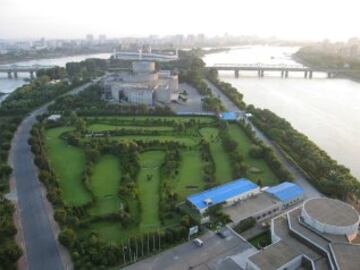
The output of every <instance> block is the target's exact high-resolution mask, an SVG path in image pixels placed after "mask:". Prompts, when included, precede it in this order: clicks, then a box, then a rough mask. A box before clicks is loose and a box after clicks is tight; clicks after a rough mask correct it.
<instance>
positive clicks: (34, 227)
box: [9, 80, 98, 270]
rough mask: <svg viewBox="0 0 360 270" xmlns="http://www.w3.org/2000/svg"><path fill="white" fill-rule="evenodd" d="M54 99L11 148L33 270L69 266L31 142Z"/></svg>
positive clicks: (27, 261)
mask: <svg viewBox="0 0 360 270" xmlns="http://www.w3.org/2000/svg"><path fill="white" fill-rule="evenodd" d="M97 81H98V80H96V81H95V82H97ZM95 82H92V83H87V84H85V85H82V86H80V87H77V88H75V89H74V90H72V91H70V92H69V93H67V94H77V93H79V92H80V91H82V90H84V89H86V88H87V87H88V86H90V85H91V84H93V83H95ZM51 103H52V102H50V103H48V104H45V105H43V106H42V107H40V108H38V109H36V110H35V111H33V112H32V113H31V114H30V115H29V116H27V117H26V118H25V119H24V120H23V121H22V123H21V124H20V125H19V126H18V129H17V131H16V133H15V136H14V138H13V140H12V144H11V149H10V152H9V164H10V165H11V166H12V168H13V174H12V178H13V179H14V180H15V185H14V186H13V187H12V188H16V190H11V193H12V194H17V205H16V207H17V211H18V213H19V214H20V223H21V228H20V230H22V231H20V233H22V235H23V240H24V242H25V243H24V244H25V250H24V258H25V263H24V266H23V267H24V268H27V269H30V270H49V269H51V270H57V269H67V268H68V267H69V259H68V255H67V254H66V253H67V252H66V251H65V249H64V248H62V247H60V244H59V243H58V241H57V239H56V238H57V234H58V232H56V231H55V227H56V226H54V223H55V222H54V219H53V216H52V211H50V210H52V209H49V206H50V204H49V202H48V201H47V198H46V196H45V194H44V193H43V192H42V185H41V183H40V181H39V180H38V172H37V168H36V167H35V165H34V163H33V154H32V152H31V148H30V145H29V144H28V139H29V138H30V131H31V128H32V126H33V125H34V124H35V123H36V116H38V115H41V114H43V113H44V112H46V110H47V107H48V106H49V105H50V104H51Z"/></svg>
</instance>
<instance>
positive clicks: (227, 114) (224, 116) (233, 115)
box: [219, 112, 239, 121]
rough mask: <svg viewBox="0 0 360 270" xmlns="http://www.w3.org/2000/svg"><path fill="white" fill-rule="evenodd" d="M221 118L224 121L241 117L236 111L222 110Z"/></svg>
mask: <svg viewBox="0 0 360 270" xmlns="http://www.w3.org/2000/svg"><path fill="white" fill-rule="evenodd" d="M219 116H220V119H221V120H224V121H235V120H237V119H238V118H239V115H238V114H237V113H236V112H222V113H220V115H219Z"/></svg>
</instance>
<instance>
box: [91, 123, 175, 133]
mask: <svg viewBox="0 0 360 270" xmlns="http://www.w3.org/2000/svg"><path fill="white" fill-rule="evenodd" d="M88 129H89V130H91V131H95V132H99V131H108V130H109V131H111V130H119V129H126V130H151V131H153V130H157V131H172V130H174V129H173V128H172V127H165V126H127V125H126V126H122V125H109V124H92V125H90V126H89V127H88Z"/></svg>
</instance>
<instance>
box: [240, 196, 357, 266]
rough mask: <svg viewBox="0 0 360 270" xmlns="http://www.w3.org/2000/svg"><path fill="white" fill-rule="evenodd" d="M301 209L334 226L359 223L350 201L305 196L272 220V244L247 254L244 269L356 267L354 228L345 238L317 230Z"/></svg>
mask: <svg viewBox="0 0 360 270" xmlns="http://www.w3.org/2000/svg"><path fill="white" fill-rule="evenodd" d="M310 209H311V210H310ZM308 210H310V211H308ZM304 211H305V212H306V213H308V212H310V213H311V214H310V215H309V217H310V219H315V220H321V221H322V222H323V223H329V224H332V225H334V226H339V225H340V226H341V227H342V225H345V226H351V225H352V223H353V222H355V223H356V224H357V225H358V224H359V223H358V220H359V214H358V213H357V212H356V210H355V209H354V208H352V207H351V206H350V205H347V204H346V203H343V202H340V201H338V200H333V199H328V198H316V199H309V200H308V201H306V202H305V203H304V204H303V206H301V207H299V208H296V209H293V210H291V211H290V212H287V213H286V214H283V215H281V216H278V217H276V218H274V219H273V220H272V223H271V239H272V242H273V244H272V245H270V246H268V247H265V248H264V249H262V250H259V251H258V252H257V253H255V254H251V255H250V256H249V257H248V260H247V263H246V267H245V269H246V270H259V269H266V270H275V269H302V268H305V269H331V270H340V269H344V270H355V269H359V265H360V256H359V254H360V245H357V244H354V243H357V239H358V238H359V236H358V234H357V232H356V233H355V234H356V235H352V237H351V238H349V237H348V236H347V235H346V234H344V235H339V234H337V233H338V232H335V234H334V233H332V232H331V233H329V232H325V231H321V230H319V227H318V226H317V223H311V222H310V223H311V224H310V223H309V222H308V221H306V219H305V218H304V216H303V213H304ZM339 211H340V212H341V213H338V212H339ZM307 218H308V217H307ZM339 219H340V220H339ZM356 220H357V221H356ZM320 229H321V227H320Z"/></svg>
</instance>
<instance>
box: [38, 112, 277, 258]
mask: <svg viewBox="0 0 360 270" xmlns="http://www.w3.org/2000/svg"><path fill="white" fill-rule="evenodd" d="M37 132H39V133H40V136H38V135H37V137H36V138H38V137H40V138H42V139H41V140H40V141H37V139H35V135H34V136H33V140H34V141H37V142H35V143H34V142H33V151H34V152H35V154H37V157H38V158H37V159H36V162H37V165H38V166H39V167H40V169H42V162H43V161H42V158H45V156H46V159H47V161H48V163H46V164H48V165H46V164H45V165H43V167H44V168H45V169H49V168H50V171H49V172H50V173H45V172H43V170H41V173H40V179H42V180H43V181H44V183H45V184H47V186H48V190H49V196H50V200H52V201H53V204H55V205H58V206H59V207H58V208H56V207H55V208H56V209H57V210H56V212H55V218H56V219H57V220H58V221H59V222H60V223H62V224H64V225H65V227H68V229H65V230H64V231H63V233H62V234H61V235H60V241H61V242H62V243H63V244H65V245H67V246H69V247H73V248H74V247H76V246H77V245H79V243H80V242H77V240H80V241H83V242H81V243H82V244H81V245H87V244H89V242H88V241H90V240H89V237H90V238H91V237H96V239H97V241H104V242H101V243H103V244H104V245H105V243H110V242H112V243H113V244H115V245H119V246H122V247H123V246H124V244H126V245H135V243H136V247H137V245H138V243H139V242H143V241H145V239H147V240H146V241H150V242H151V243H152V244H151V245H152V246H151V245H150V246H148V247H147V252H146V251H145V254H147V253H148V252H153V251H154V249H155V250H160V249H162V247H161V246H160V244H161V245H166V244H172V243H175V242H176V241H179V240H180V239H183V238H184V237H185V238H186V235H187V228H188V226H192V225H194V222H195V223H196V221H195V220H193V219H192V217H190V216H189V215H187V214H186V213H183V212H182V211H181V210H180V209H181V207H179V206H180V205H181V204H182V203H183V202H184V200H185V199H186V197H187V196H189V195H191V194H194V193H197V192H200V191H202V190H204V189H207V188H211V187H213V186H216V185H219V184H223V183H226V182H229V181H231V180H234V179H236V178H240V177H246V178H249V179H251V180H253V181H256V182H258V183H264V184H266V185H272V184H276V183H278V182H279V181H280V179H278V178H277V177H276V174H275V173H274V172H273V171H272V170H271V169H270V167H269V166H268V165H267V162H266V161H265V159H262V158H260V157H258V156H256V157H254V156H253V155H252V154H251V153H250V152H251V149H252V148H253V147H254V142H253V141H252V140H251V138H250V137H248V135H247V133H246V132H245V131H244V128H243V127H242V126H241V125H240V124H238V123H225V122H221V121H219V120H218V119H216V118H215V117H210V116H209V117H200V116H199V117H196V116H192V117H190V116H187V117H185V116H184V117H181V116H131V117H130V116H101V117H92V116H87V117H78V116H76V115H75V116H74V115H71V116H68V117H67V118H65V120H63V121H62V122H61V123H58V124H46V123H44V124H42V125H41V126H39V127H37V128H36V129H35V131H34V132H33V134H37ZM255 146H256V145H255ZM259 147H260V146H259ZM48 174H50V175H51V176H50V175H48ZM52 177H54V178H55V179H56V183H55V182H54V183H52V182H51V179H52ZM94 233H95V234H94ZM81 239H82V240H81ZM157 239H158V240H157ZM85 257H86V256H85ZM124 260H126V257H124ZM79 263H80V262H79ZM123 263H125V262H123ZM80 264H81V263H80Z"/></svg>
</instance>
